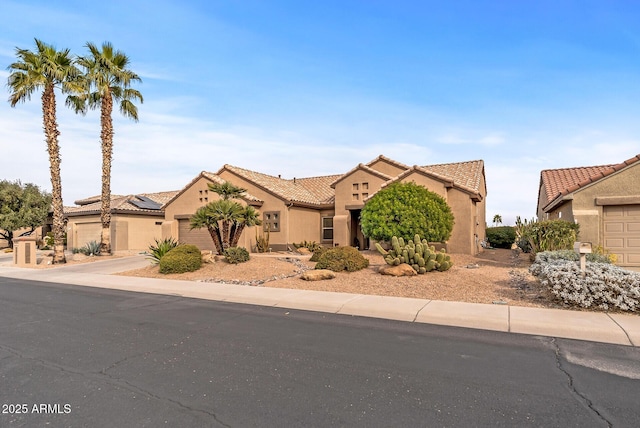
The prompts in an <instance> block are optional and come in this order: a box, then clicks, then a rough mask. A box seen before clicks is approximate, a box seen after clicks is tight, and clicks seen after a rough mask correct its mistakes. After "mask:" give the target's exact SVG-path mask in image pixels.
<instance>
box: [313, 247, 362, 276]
mask: <svg viewBox="0 0 640 428" xmlns="http://www.w3.org/2000/svg"><path fill="white" fill-rule="evenodd" d="M367 266H369V260H367V259H366V258H364V256H363V255H362V254H360V252H359V251H358V250H357V249H355V248H353V247H335V248H331V249H330V250H326V251H324V252H323V253H322V254H321V255H320V257H319V259H318V263H316V269H329V270H332V271H334V272H342V271H344V270H346V271H347V272H355V271H357V270H360V269H364V268H366V267H367Z"/></svg>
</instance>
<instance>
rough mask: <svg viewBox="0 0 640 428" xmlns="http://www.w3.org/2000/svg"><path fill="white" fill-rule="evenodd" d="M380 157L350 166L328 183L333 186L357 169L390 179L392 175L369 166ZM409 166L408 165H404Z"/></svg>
mask: <svg viewBox="0 0 640 428" xmlns="http://www.w3.org/2000/svg"><path fill="white" fill-rule="evenodd" d="M381 157H382V155H380V156H378V157H377V158H376V159H374V160H372V161H371V162H369V163H368V164H363V163H361V164H358V165H356V166H355V167H353V168H351V169H350V170H349V171H347V172H345V173H344V174H340V175H338V176H336V179H335V180H334V181H333V182H332V183H331V184H330V185H331V187H333V188H335V187H336V184H338V183H339V182H340V181H342V180H344V179H345V178H347V177H348V176H350V175H351V174H353V173H354V172H356V171H358V170H362V171H366V172H368V173H369V174H373V175H377V176H378V177H380V178H383V179H385V180H391V179H392V178H393V177H391V176H389V175H387V174H385V173H383V172H380V171H378V170H377V169H373V168H371V167H370V166H369V164H371V163H373V162H375V161H376V160H378V159H380V158H381ZM406 168H409V167H406Z"/></svg>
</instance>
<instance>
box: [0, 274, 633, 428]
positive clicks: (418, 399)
mask: <svg viewBox="0 0 640 428" xmlns="http://www.w3.org/2000/svg"><path fill="white" fill-rule="evenodd" d="M124 280H126V279H125V278H123V281H124ZM0 386H1V387H0V404H1V405H2V409H0V410H2V412H1V413H0V426H1V427H14V426H15V427H17V426H25V427H34V426H49V427H62V426H64V427H67V426H71V427H88V426H91V427H158V426H171V427H178V426H179V427H209V426H211V427H217V426H232V427H245V426H260V427H275V426H288V427H303V426H304V427H310V426H320V427H324V426H349V427H352V426H366V427H377V426H387V427H409V426H425V427H456V426H464V427H473V426H478V427H484V426H492V427H496V426H498V427H499V426H508V427H513V426H544V427H554V426H558V427H572V426H575V427H599V426H603V427H606V426H620V427H638V426H640V406H639V403H640V401H639V400H640V399H639V397H640V349H638V348H632V347H624V346H615V345H604V344H598V343H591V342H580V341H571V340H560V339H553V338H547V337H534V336H520V335H516V334H503V333H497V332H484V331H479V330H467V329H461V328H453V327H442V326H430V325H424V324H413V323H402V322H395V321H387V320H376V319H371V318H359V317H348V316H340V315H331V314H318V313H312V312H303V311H292V310H286V309H276V308H266V307H258V306H249V305H238V304H230V303H219V302H211V301H199V300H194V299H185V298H180V297H175V296H158V295H145V294H137V293H128V292H121V291H114V290H104V289H90V288H82V287H74V286H65V285H54V284H44V283H38V282H25V281H21V280H13V279H8V278H0Z"/></svg>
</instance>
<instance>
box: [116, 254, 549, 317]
mask: <svg viewBox="0 0 640 428" xmlns="http://www.w3.org/2000/svg"><path fill="white" fill-rule="evenodd" d="M362 254H363V255H364V256H365V257H366V258H367V259H369V267H368V268H366V269H363V270H361V271H358V272H353V273H348V272H341V273H338V275H337V277H336V278H335V279H331V280H324V281H304V280H302V279H300V273H301V272H302V271H303V270H304V269H312V268H313V267H314V265H315V263H313V262H309V256H300V255H297V254H291V253H276V254H252V255H251V260H249V261H248V262H246V263H241V264H238V265H232V264H228V263H226V262H224V261H218V262H215V263H210V264H204V265H203V267H202V268H201V269H200V270H198V271H196V272H189V273H184V274H170V275H163V274H160V273H159V272H158V267H157V266H149V267H146V268H143V269H138V270H135V271H129V272H124V273H122V275H128V276H144V277H154V278H166V279H181V280H191V281H203V282H222V283H230V284H246V285H247V286H260V287H278V288H293V289H306V290H320V291H335V292H342V293H357V294H373V295H383V296H401V297H414V298H421V299H433V300H449V301H459V302H472V303H490V304H509V305H517V306H538V307H560V306H559V305H557V304H555V303H553V302H551V301H550V300H549V297H548V295H547V293H546V292H545V291H544V290H542V289H541V287H540V286H539V284H538V283H537V281H536V280H535V279H534V278H533V277H532V276H531V275H530V274H529V273H528V267H529V265H530V262H529V257H528V255H527V254H520V255H516V254H514V253H513V252H512V251H511V250H502V249H495V250H486V251H485V252H484V253H482V254H481V255H480V256H478V257H472V256H468V255H463V254H451V258H452V260H453V261H454V265H453V267H452V268H451V269H450V270H448V271H446V272H430V273H427V274H424V275H417V276H413V277H400V278H396V277H390V276H384V275H380V274H378V273H377V269H378V267H379V266H381V265H382V264H384V263H385V262H384V260H383V259H382V256H380V255H379V254H378V253H377V252H373V251H365V252H363V253H362ZM203 286H206V285H205V284H203Z"/></svg>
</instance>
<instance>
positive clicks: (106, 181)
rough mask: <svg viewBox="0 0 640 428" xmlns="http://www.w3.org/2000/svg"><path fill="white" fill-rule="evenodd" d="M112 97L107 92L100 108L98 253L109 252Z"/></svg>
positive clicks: (107, 253) (106, 253)
mask: <svg viewBox="0 0 640 428" xmlns="http://www.w3.org/2000/svg"><path fill="white" fill-rule="evenodd" d="M112 111H113V99H112V98H111V93H109V92H107V94H105V96H104V98H103V99H102V104H101V108H100V125H101V131H100V140H101V143H102V198H101V201H102V205H101V210H100V222H101V223H102V234H101V236H100V254H105V255H109V254H111V158H112V156H113V122H112V120H111V112H112Z"/></svg>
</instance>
